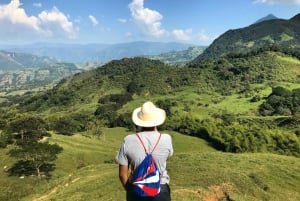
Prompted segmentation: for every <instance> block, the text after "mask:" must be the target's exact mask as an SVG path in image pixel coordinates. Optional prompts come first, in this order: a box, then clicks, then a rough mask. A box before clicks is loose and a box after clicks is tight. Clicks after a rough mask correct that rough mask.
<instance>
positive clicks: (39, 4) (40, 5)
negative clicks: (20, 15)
mask: <svg viewBox="0 0 300 201" xmlns="http://www.w3.org/2000/svg"><path fill="white" fill-rule="evenodd" d="M32 5H33V6H34V7H37V8H41V7H42V3H33V4H32Z"/></svg>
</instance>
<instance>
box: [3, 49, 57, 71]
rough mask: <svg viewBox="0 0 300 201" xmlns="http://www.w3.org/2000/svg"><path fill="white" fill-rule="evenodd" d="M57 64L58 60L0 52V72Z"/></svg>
mask: <svg viewBox="0 0 300 201" xmlns="http://www.w3.org/2000/svg"><path fill="white" fill-rule="evenodd" d="M57 62H58V60H55V59H51V58H49V57H39V56H36V55H32V54H26V53H16V52H9V51H1V50H0V70H4V71H11V70H22V69H25V68H40V67H49V66H51V65H52V64H53V63H57Z"/></svg>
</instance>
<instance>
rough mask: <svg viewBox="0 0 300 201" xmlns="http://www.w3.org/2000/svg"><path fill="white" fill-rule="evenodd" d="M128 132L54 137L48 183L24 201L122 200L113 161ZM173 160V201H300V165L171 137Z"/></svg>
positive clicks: (290, 159)
mask: <svg viewBox="0 0 300 201" xmlns="http://www.w3.org/2000/svg"><path fill="white" fill-rule="evenodd" d="M127 133H128V132H127V131H125V130H124V129H120V128H115V129H108V130H105V132H104V134H103V135H102V136H101V137H100V138H99V139H96V138H87V137H84V136H80V135H74V136H72V137H68V136H61V135H53V137H52V138H51V142H52V143H58V144H59V145H60V146H62V147H64V151H63V153H61V154H60V155H59V158H58V160H57V166H56V167H57V169H56V170H55V171H54V172H53V174H52V179H51V180H49V181H48V182H47V183H44V184H43V185H39V186H37V187H36V189H34V191H33V194H30V195H28V196H26V197H24V198H23V199H22V200H23V201H28V200H35V201H38V200H49V201H50V200H64V201H69V200H70V201H74V200H77V201H79V200H82V201H83V200H89V201H93V200H112V201H122V200H124V196H125V194H124V191H123V189H122V187H121V185H120V183H119V181H118V165H117V164H115V163H114V160H113V159H114V156H115V154H116V151H117V149H118V147H119V144H120V143H121V141H122V139H123V137H124V136H125V135H126V134H127ZM171 135H172V139H173V144H174V150H175V152H174V156H173V157H172V158H171V159H170V160H169V162H168V170H169V174H170V176H171V188H172V198H173V199H172V200H173V201H185V200H186V201H191V200H217V198H218V199H222V198H223V199H224V200H225V199H232V200H239V201H240V200H247V201H255V200H257V201H258V200H272V201H276V200H278V201H281V200H290V201H296V200H299V199H300V192H299V189H298V186H299V185H300V161H299V159H298V158H294V157H287V156H279V155H273V154H228V153H222V152H218V151H215V150H213V149H212V148H211V147H209V146H208V145H207V144H206V142H205V141H203V140H201V139H198V138H193V137H189V136H184V135H181V134H177V133H171Z"/></svg>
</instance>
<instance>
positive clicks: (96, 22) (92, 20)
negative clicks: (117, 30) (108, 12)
mask: <svg viewBox="0 0 300 201" xmlns="http://www.w3.org/2000/svg"><path fill="white" fill-rule="evenodd" d="M89 19H90V20H91V22H92V24H93V25H94V26H97V25H98V24H99V22H98V20H97V19H96V18H95V17H94V16H92V15H89Z"/></svg>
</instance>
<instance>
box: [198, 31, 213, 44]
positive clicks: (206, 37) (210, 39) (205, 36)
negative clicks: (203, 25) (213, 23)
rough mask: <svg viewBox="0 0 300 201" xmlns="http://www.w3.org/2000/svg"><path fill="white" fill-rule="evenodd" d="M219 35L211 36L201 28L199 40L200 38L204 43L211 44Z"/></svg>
mask: <svg viewBox="0 0 300 201" xmlns="http://www.w3.org/2000/svg"><path fill="white" fill-rule="evenodd" d="M217 37H218V36H210V35H208V34H207V33H206V32H205V31H204V30H201V31H200V33H199V34H198V38H197V40H199V41H200V42H201V43H202V44H210V43H212V42H213V41H214V40H215V39H216V38H217Z"/></svg>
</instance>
